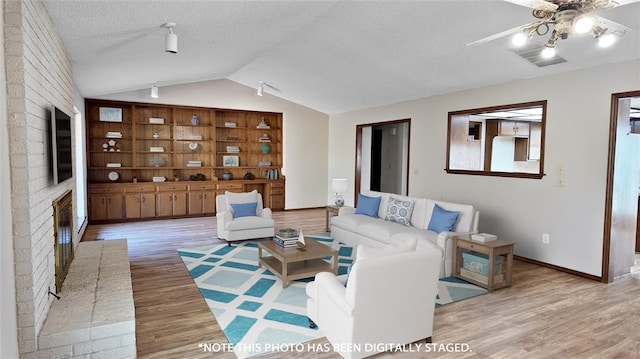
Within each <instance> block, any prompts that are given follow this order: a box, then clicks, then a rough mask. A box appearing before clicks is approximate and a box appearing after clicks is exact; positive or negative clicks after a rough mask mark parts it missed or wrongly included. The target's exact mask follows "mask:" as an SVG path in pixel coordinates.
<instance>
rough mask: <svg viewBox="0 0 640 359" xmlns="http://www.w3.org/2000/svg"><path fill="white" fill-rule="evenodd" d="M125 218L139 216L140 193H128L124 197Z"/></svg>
mask: <svg viewBox="0 0 640 359" xmlns="http://www.w3.org/2000/svg"><path fill="white" fill-rule="evenodd" d="M124 204H125V218H127V219H130V218H140V217H141V216H140V195H139V194H137V193H136V194H128V195H126V196H125V198H124Z"/></svg>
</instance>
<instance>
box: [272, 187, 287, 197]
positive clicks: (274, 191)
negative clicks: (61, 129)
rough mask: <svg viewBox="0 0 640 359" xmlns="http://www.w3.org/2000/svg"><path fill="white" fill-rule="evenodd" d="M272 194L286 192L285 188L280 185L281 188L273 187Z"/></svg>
mask: <svg viewBox="0 0 640 359" xmlns="http://www.w3.org/2000/svg"><path fill="white" fill-rule="evenodd" d="M271 194H272V195H274V194H284V188H282V187H280V188H272V189H271Z"/></svg>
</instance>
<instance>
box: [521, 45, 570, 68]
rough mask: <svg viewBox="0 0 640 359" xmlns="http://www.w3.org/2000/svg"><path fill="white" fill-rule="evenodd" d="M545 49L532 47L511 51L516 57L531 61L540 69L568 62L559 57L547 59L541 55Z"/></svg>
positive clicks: (537, 46) (539, 46)
mask: <svg viewBox="0 0 640 359" xmlns="http://www.w3.org/2000/svg"><path fill="white" fill-rule="evenodd" d="M543 49H544V46H543V45H534V46H532V47H525V48H518V49H511V51H513V52H514V53H515V54H516V55H518V56H520V57H522V58H523V59H525V60H527V61H529V62H530V63H532V64H534V65H536V66H538V67H545V66H550V65H555V64H561V63H563V62H567V60H565V59H563V58H562V57H560V56H558V55H556V56H554V57H552V58H550V59H545V58H544V57H542V56H541V55H540V53H541V52H542V50H543Z"/></svg>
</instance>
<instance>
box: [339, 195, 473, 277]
mask: <svg viewBox="0 0 640 359" xmlns="http://www.w3.org/2000/svg"><path fill="white" fill-rule="evenodd" d="M362 194H363V195H365V196H368V197H382V198H381V201H380V206H379V208H378V217H379V218H373V217H370V216H367V215H362V214H355V208H353V207H346V206H345V207H342V208H340V210H339V212H338V215H337V216H335V217H333V218H332V219H331V235H332V237H333V238H334V239H336V240H338V241H340V242H343V243H345V244H348V245H350V246H352V247H353V248H357V247H358V246H359V245H365V246H374V247H380V246H384V245H389V244H398V243H402V242H404V241H407V240H410V239H413V238H417V240H418V249H425V248H436V249H439V250H440V251H441V253H442V265H441V269H440V277H441V278H443V277H448V276H450V275H451V262H452V259H453V254H452V253H453V248H452V247H453V246H452V243H453V241H452V240H451V238H452V237H453V236H456V235H460V234H468V233H477V232H478V218H479V215H480V214H479V212H478V211H476V210H475V209H474V208H473V206H472V205H466V204H458V203H451V202H445V201H436V200H433V199H426V198H417V197H405V196H400V195H396V194H389V193H383V192H373V191H363V192H362ZM389 196H393V197H394V198H396V199H400V200H410V201H414V202H415V205H414V208H413V212H412V215H411V225H410V226H407V225H403V224H399V223H395V222H391V221H385V220H384V219H383V218H384V217H385V214H386V212H387V204H388V201H389ZM435 204H438V206H440V207H441V208H442V209H445V210H447V211H457V212H460V214H459V216H458V219H457V221H456V223H455V225H454V227H453V231H450V232H449V231H447V232H441V233H436V232H433V231H430V230H428V229H427V227H428V225H429V221H430V220H431V215H432V213H433V208H434V205H435Z"/></svg>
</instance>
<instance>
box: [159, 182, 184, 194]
mask: <svg viewBox="0 0 640 359" xmlns="http://www.w3.org/2000/svg"><path fill="white" fill-rule="evenodd" d="M188 187H189V185H188V184H186V183H184V184H183V183H168V184H163V185H158V191H160V192H166V191H186V190H187V188H188Z"/></svg>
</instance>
